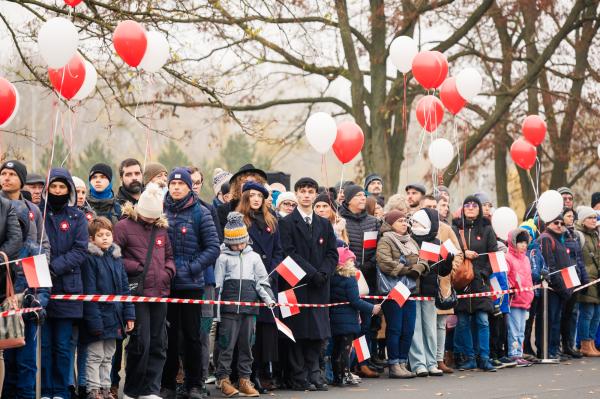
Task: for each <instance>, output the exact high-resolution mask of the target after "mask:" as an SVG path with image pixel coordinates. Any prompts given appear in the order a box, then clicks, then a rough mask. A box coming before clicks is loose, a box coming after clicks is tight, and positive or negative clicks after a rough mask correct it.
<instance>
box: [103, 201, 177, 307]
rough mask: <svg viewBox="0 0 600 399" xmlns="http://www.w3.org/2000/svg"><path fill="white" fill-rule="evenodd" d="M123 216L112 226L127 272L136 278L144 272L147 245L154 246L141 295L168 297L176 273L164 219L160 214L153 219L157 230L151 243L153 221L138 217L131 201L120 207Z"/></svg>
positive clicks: (166, 223) (166, 224)
mask: <svg viewBox="0 0 600 399" xmlns="http://www.w3.org/2000/svg"><path fill="white" fill-rule="evenodd" d="M123 216H124V219H121V220H120V221H118V222H117V224H116V225H115V227H114V231H113V236H114V240H115V243H116V244H117V245H118V246H120V247H121V253H122V256H123V265H124V266H125V271H126V272H127V275H128V276H129V277H135V276H138V275H140V274H141V273H143V272H144V262H145V261H146V254H147V253H148V245H154V250H153V252H152V260H151V263H150V266H149V267H148V273H147V274H146V279H145V280H144V296H153V297H166V296H169V293H170V292H171V281H172V280H173V276H175V262H174V261H173V250H172V248H171V242H170V241H169V235H168V234H167V226H168V222H167V219H166V218H165V217H164V216H163V217H160V218H158V219H157V220H156V221H155V222H154V226H155V228H156V229H157V232H156V237H155V238H154V242H152V243H150V242H149V240H150V234H151V232H152V224H149V223H146V222H144V221H143V220H141V219H140V220H138V215H137V212H136V210H135V208H134V207H133V205H131V203H127V204H125V206H124V207H123Z"/></svg>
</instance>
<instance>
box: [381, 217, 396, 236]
mask: <svg viewBox="0 0 600 399" xmlns="http://www.w3.org/2000/svg"><path fill="white" fill-rule="evenodd" d="M379 231H380V232H381V234H383V233H387V232H389V231H394V229H392V226H391V225H390V224H389V223H388V222H386V221H385V220H384V221H383V222H382V223H381V227H380V228H379Z"/></svg>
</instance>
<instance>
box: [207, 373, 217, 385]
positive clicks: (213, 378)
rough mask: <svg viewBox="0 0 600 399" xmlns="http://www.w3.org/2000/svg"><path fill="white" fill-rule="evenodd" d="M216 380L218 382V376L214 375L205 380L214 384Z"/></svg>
mask: <svg viewBox="0 0 600 399" xmlns="http://www.w3.org/2000/svg"><path fill="white" fill-rule="evenodd" d="M215 382H217V377H215V376H214V375H209V376H208V378H207V379H206V380H204V383H205V384H214V383H215Z"/></svg>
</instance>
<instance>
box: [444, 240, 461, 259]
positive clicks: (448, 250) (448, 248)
mask: <svg viewBox="0 0 600 399" xmlns="http://www.w3.org/2000/svg"><path fill="white" fill-rule="evenodd" d="M457 253H458V248H456V246H455V245H454V243H453V242H452V240H451V239H449V238H448V239H447V240H446V241H444V243H443V244H442V247H441V248H440V255H442V259H446V258H447V257H448V254H452V255H456V254H457Z"/></svg>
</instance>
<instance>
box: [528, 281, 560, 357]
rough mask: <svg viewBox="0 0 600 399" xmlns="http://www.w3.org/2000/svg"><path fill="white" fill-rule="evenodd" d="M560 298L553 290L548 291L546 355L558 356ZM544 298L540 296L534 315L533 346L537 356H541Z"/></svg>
mask: <svg viewBox="0 0 600 399" xmlns="http://www.w3.org/2000/svg"><path fill="white" fill-rule="evenodd" d="M563 302H564V299H562V298H561V297H560V296H559V295H558V294H556V293H555V292H554V291H548V356H549V357H556V356H558V349H559V346H560V314H561V309H562V304H563ZM543 337H544V300H543V297H540V300H539V301H538V305H537V310H536V315H535V347H536V348H537V351H538V357H540V358H541V357H542V355H543V352H542V348H543V346H544V342H543V341H544V340H543Z"/></svg>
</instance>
